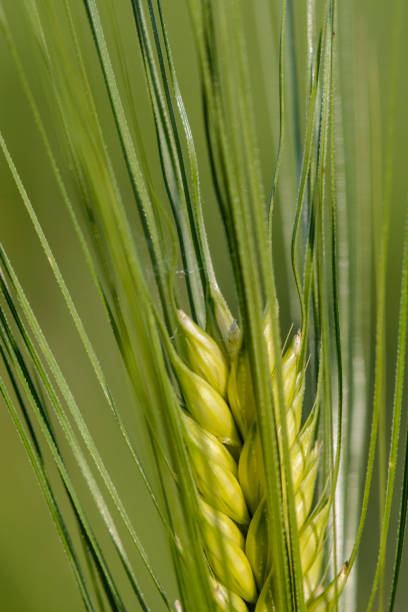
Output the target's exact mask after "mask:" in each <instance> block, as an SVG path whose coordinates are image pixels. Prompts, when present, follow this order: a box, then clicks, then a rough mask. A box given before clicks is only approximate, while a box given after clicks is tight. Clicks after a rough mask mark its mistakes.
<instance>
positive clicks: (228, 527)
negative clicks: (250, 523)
mask: <svg viewBox="0 0 408 612" xmlns="http://www.w3.org/2000/svg"><path fill="white" fill-rule="evenodd" d="M198 503H199V506H200V510H201V515H202V519H203V521H205V522H206V523H207V524H208V527H209V528H211V529H212V530H213V531H214V532H215V533H218V535H219V537H226V538H228V539H230V540H231V541H233V542H235V544H236V545H237V546H239V547H240V548H242V549H243V548H244V545H245V541H244V536H243V535H242V532H241V531H240V530H239V529H238V527H237V525H236V523H234V521H232V520H231V519H230V518H229V517H228V516H227V515H226V514H224V512H220V511H219V510H215V509H214V508H212V507H211V506H209V505H208V504H207V503H206V502H205V501H204V500H203V498H202V497H201V496H199V499H198Z"/></svg>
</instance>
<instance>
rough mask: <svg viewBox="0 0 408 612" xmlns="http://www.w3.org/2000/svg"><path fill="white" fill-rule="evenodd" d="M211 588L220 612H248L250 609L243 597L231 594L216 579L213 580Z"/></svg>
mask: <svg viewBox="0 0 408 612" xmlns="http://www.w3.org/2000/svg"><path fill="white" fill-rule="evenodd" d="M211 586H212V590H213V595H214V600H215V603H216V606H217V610H219V612H248V608H247V606H246V604H245V602H244V600H243V599H242V598H241V597H239V596H238V595H236V594H235V593H231V591H228V589H226V588H225V587H224V586H223V585H222V584H220V583H219V582H217V581H216V580H214V579H211Z"/></svg>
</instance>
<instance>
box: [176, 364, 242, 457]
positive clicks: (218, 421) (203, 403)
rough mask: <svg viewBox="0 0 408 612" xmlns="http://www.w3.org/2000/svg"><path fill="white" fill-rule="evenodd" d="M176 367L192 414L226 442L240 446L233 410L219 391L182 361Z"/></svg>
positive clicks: (204, 426)
mask: <svg viewBox="0 0 408 612" xmlns="http://www.w3.org/2000/svg"><path fill="white" fill-rule="evenodd" d="M174 367H175V370H176V373H177V376H178V379H179V382H180V385H181V388H182V391H183V394H184V396H185V399H186V403H187V407H188V410H189V412H190V413H191V414H192V416H193V417H194V418H195V419H196V420H197V421H198V422H199V423H200V425H201V426H202V427H203V428H204V429H206V430H207V431H209V432H210V433H212V434H213V435H214V436H216V437H217V438H218V439H219V440H221V442H223V443H224V444H228V445H230V446H240V445H241V442H240V439H239V435H238V431H237V428H236V426H235V423H234V419H233V417H232V414H231V411H230V409H229V407H228V405H227V404H226V403H225V401H224V400H223V398H222V397H221V395H220V394H219V393H218V391H216V390H215V389H214V388H213V387H211V385H209V384H208V383H207V382H206V381H205V380H204V379H203V378H201V376H198V375H197V374H195V373H194V372H192V371H191V370H189V369H188V368H187V367H186V366H185V365H183V364H182V363H181V362H179V361H177V362H175V363H174Z"/></svg>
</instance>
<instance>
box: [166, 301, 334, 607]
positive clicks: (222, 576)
mask: <svg viewBox="0 0 408 612" xmlns="http://www.w3.org/2000/svg"><path fill="white" fill-rule="evenodd" d="M178 314H179V321H180V325H181V329H182V330H183V336H184V339H185V345H186V352H187V356H188V361H189V367H187V366H186V365H185V364H183V363H181V362H179V361H177V362H176V363H175V364H174V365H175V371H176V374H177V377H178V380H179V383H180V387H181V390H182V393H183V397H184V400H185V405H186V409H187V411H185V410H182V419H183V423H184V429H185V439H186V444H187V448H188V451H189V455H190V459H191V466H192V470H193V474H194V478H195V481H196V484H197V489H198V491H199V508H200V524H201V531H202V535H203V542H204V547H205V553H206V556H207V559H208V565H209V571H210V578H211V585H212V587H213V592H214V598H215V601H216V604H217V607H218V608H219V609H220V610H222V611H224V610H225V611H227V610H233V611H234V612H243V611H245V610H247V609H248V608H247V603H249V604H253V606H254V607H255V610H256V612H267V611H268V612H269V611H271V610H274V609H275V607H274V560H273V559H272V558H271V555H270V551H269V550H268V546H267V542H268V537H267V510H266V503H265V499H264V491H265V476H264V469H263V458H262V447H261V440H260V435H259V431H258V427H257V421H256V405H255V396H254V391H253V386H252V381H251V370H250V363H249V357H248V353H247V352H246V351H245V350H238V351H236V352H235V354H234V356H233V357H232V358H230V359H228V358H227V357H226V355H225V354H224V353H223V351H222V350H221V348H220V347H219V345H218V344H217V342H216V341H215V340H214V339H213V338H211V337H210V336H209V335H208V334H207V333H206V332H205V331H203V330H202V329H200V328H199V327H198V326H197V325H196V324H195V323H194V322H193V321H192V320H191V319H190V318H189V317H188V316H187V315H186V314H185V313H184V312H182V311H180V312H179V313H178ZM264 336H265V341H266V346H267V349H268V356H269V365H270V372H271V381H272V388H273V393H274V398H275V402H276V401H277V388H276V387H277V384H276V380H275V377H274V362H273V352H272V342H271V338H270V329H269V324H268V319H266V322H265V327H264ZM300 343H301V338H300V334H297V336H296V337H295V339H294V340H293V342H292V344H291V345H290V347H289V348H288V350H287V351H286V353H285V355H284V357H283V362H282V375H283V392H284V400H285V411H286V429H287V436H288V442H289V448H290V457H291V470H292V482H293V488H294V495H295V509H296V521H297V527H298V531H299V543H300V556H301V564H302V572H303V583H304V584H303V586H304V594H305V601H306V602H307V609H308V611H309V610H310V612H311V611H315V610H320V609H325V610H329V609H330V608H331V605H332V602H334V600H335V599H336V598H337V595H338V593H339V590H340V589H341V588H342V584H343V582H344V576H345V572H342V573H341V574H340V576H339V577H338V578H336V579H335V580H334V581H333V583H332V584H331V585H329V587H327V588H326V590H323V589H322V588H321V586H320V582H321V575H322V564H323V556H324V543H325V531H326V525H327V521H328V517H329V504H328V502H327V501H326V502H323V503H320V504H319V505H318V507H317V508H315V509H314V511H313V512H312V513H311V512H310V510H311V506H312V502H313V497H314V489H315V481H316V476H317V470H318V464H319V448H318V446H317V445H315V446H314V447H313V448H312V445H313V439H314V430H315V422H316V411H312V413H311V414H310V415H309V418H308V419H307V420H306V422H305V424H304V426H303V427H302V428H301V417H302V404H303V395H304V372H303V371H301V370H300V368H299V351H300ZM281 436H282V434H281V425H280V424H279V422H278V439H279V444H281ZM322 606H323V607H322Z"/></svg>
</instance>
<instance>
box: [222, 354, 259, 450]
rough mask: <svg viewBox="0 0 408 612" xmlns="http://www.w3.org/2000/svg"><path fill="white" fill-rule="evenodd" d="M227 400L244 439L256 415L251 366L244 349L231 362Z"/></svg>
mask: <svg viewBox="0 0 408 612" xmlns="http://www.w3.org/2000/svg"><path fill="white" fill-rule="evenodd" d="M228 401H229V404H230V406H231V410H232V413H233V415H234V419H235V422H236V423H237V425H238V428H239V430H240V432H241V435H242V437H243V438H244V439H245V437H246V435H247V433H248V430H249V428H250V427H251V425H252V423H253V422H254V420H255V415H256V410H255V396H254V390H253V386H252V377H251V368H250V365H249V357H248V353H247V352H246V351H245V350H242V351H240V352H239V353H238V354H237V355H236V357H235V358H234V359H233V360H232V362H231V370H230V375H229V379H228Z"/></svg>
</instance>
